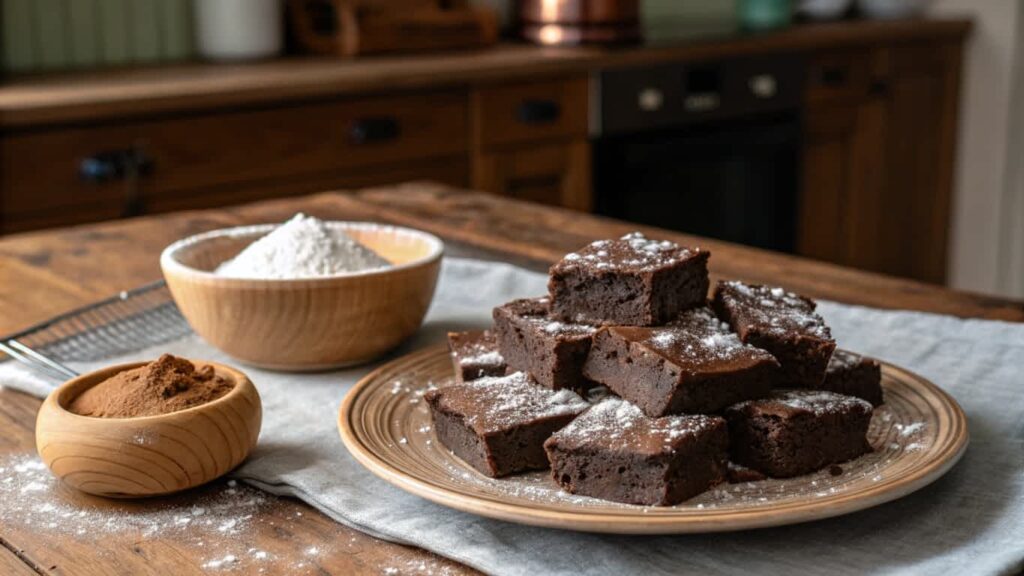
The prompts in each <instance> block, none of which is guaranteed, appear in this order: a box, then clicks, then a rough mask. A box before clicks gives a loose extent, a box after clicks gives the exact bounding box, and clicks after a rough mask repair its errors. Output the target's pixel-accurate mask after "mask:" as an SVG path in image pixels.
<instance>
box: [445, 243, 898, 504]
mask: <svg viewBox="0 0 1024 576" xmlns="http://www.w3.org/2000/svg"><path fill="white" fill-rule="evenodd" d="M709 256H710V254H709V253H708V252H707V251H706V250H701V249H697V248H684V247H681V246H679V245H677V244H674V243H672V242H668V241H656V240H650V239H647V238H645V237H644V236H643V235H641V234H639V233H633V234H628V235H626V236H623V237H622V238H620V239H618V240H600V241H597V242H594V243H592V244H590V245H588V246H586V247H585V248H583V249H581V250H579V251H577V252H573V253H571V254H567V255H566V256H565V257H564V258H563V259H562V260H561V261H560V262H559V263H557V264H555V265H554V266H553V267H552V268H551V271H550V279H549V282H548V290H549V294H548V296H546V297H539V298H530V299H522V300H514V301H512V302H509V303H507V304H504V305H502V306H499V307H497V308H495V309H494V328H493V331H485V332H463V333H453V334H450V335H449V345H450V347H451V353H452V359H453V362H454V364H455V369H456V376H457V380H458V383H457V384H455V385H452V386H448V387H444V388H440V389H437V390H433V391H431V392H429V393H428V394H427V396H426V398H427V401H428V403H429V406H430V409H431V412H432V415H433V419H434V424H435V430H436V432H437V435H438V438H439V439H440V441H441V442H442V443H443V444H444V445H445V446H447V447H448V449H450V450H451V451H452V452H453V453H454V454H455V455H456V456H458V457H460V458H461V459H463V460H464V461H466V462H467V463H468V464H470V465H471V466H473V467H474V468H476V469H477V470H479V471H480V472H482V473H484V474H487V475H489V476H492V477H500V476H505V475H509V474H515V473H518V472H523V471H527V470H538V469H545V468H548V467H550V468H551V472H552V477H553V478H554V480H555V481H556V482H557V483H558V484H559V485H561V486H562V488H564V489H565V490H568V491H569V492H572V493H574V494H583V495H587V496H593V497H596V498H603V499H607V500H614V501H617V502H626V503H631V504H646V505H672V504H676V503H679V502H682V501H683V500H686V499H688V498H691V497H693V496H695V495H697V494H699V493H701V492H703V491H705V490H707V489H709V488H711V487H712V486H714V485H715V484H718V483H719V482H722V481H723V480H727V479H729V478H732V479H734V480H737V479H738V480H750V479H756V478H763V477H765V476H769V477H777V478H783V477H791V476H797V475H801V474H807V473H810V472H814V471H816V470H819V469H821V468H823V467H826V466H830V465H834V464H837V463H840V462H845V461H847V460H850V459H852V458H856V457H857V456H860V455H862V454H864V453H865V452H868V451H870V450H871V447H870V445H869V444H868V442H867V439H866V434H867V429H868V424H869V422H870V419H871V413H872V406H873V405H874V406H877V405H879V404H880V403H881V402H882V392H881V385H880V379H881V376H880V369H879V365H878V363H877V362H874V361H872V360H869V359H866V358H862V357H860V356H857V355H854V354H851V353H848V352H843V351H836V350H835V346H836V345H835V341H834V340H833V339H832V337H831V334H830V332H829V329H828V327H827V326H826V325H825V323H824V321H823V320H822V318H821V317H820V316H819V315H818V314H817V313H816V312H815V304H814V302H813V301H811V300H809V299H807V298H804V297H802V296H798V295H796V294H793V293H790V292H787V291H786V290H784V289H782V288H772V287H767V286H758V285H752V284H744V283H741V282H733V281H729V282H719V283H718V285H717V286H716V287H715V291H714V294H713V298H712V300H711V302H710V303H709V302H708V288H709V281H708V271H707V263H708V258H709Z"/></svg>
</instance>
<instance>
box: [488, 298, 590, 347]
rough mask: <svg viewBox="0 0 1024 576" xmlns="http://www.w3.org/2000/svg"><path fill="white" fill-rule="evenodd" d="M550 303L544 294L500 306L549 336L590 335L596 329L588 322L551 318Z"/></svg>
mask: <svg viewBox="0 0 1024 576" xmlns="http://www.w3.org/2000/svg"><path fill="white" fill-rule="evenodd" d="M550 303H551V302H550V300H549V299H548V298H547V297H546V296H544V297H540V298H523V299H520V300H513V301H511V302H509V303H507V304H505V305H504V306H502V308H504V309H506V310H508V311H509V312H511V313H512V314H514V315H516V316H518V317H519V318H520V319H522V320H523V321H524V322H527V323H528V324H530V325H532V326H536V327H537V328H539V329H541V330H542V331H544V333H546V334H550V335H551V336H570V337H584V336H590V335H592V334H593V333H594V332H596V331H597V328H595V327H594V326H590V325H588V324H581V323H578V322H563V321H560V320H558V319H556V318H552V317H551V316H550V315H549V314H548V306H549V305H550Z"/></svg>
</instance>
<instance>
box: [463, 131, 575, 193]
mask: <svg viewBox="0 0 1024 576" xmlns="http://www.w3.org/2000/svg"><path fill="white" fill-rule="evenodd" d="M473 185H474V187H476V188H478V189H480V190H484V191H487V192H493V193H495V194H502V195H506V196H511V197H513V198H519V199H522V200H529V201H532V202H540V203H543V204H551V205H555V206H564V207H566V208H575V209H577V210H589V209H590V207H591V186H590V144H589V143H588V142H587V141H586V140H574V141H570V142H565V143H556V144H549V145H538V146H531V147H528V148H522V149H513V150H505V151H501V152H489V153H484V154H481V155H480V156H479V157H478V158H477V164H476V170H475V174H474V178H473Z"/></svg>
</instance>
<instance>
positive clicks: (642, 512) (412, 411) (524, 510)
mask: <svg viewBox="0 0 1024 576" xmlns="http://www.w3.org/2000/svg"><path fill="white" fill-rule="evenodd" d="M452 379H453V373H452V365H451V361H450V359H449V356H448V353H447V351H446V349H444V348H442V347H434V348H429V349H426V350H422V351H419V352H415V353H412V354H409V355H408V356H405V357H402V358H399V359H397V360H395V361H393V362H390V363H389V364H387V365H385V366H382V367H381V368H379V369H378V370H376V371H374V372H373V373H372V374H370V375H368V376H367V377H366V378H364V379H363V380H362V381H360V382H359V383H358V384H356V386H355V388H354V389H353V390H352V391H351V392H350V393H349V394H348V396H346V398H345V401H344V403H343V404H342V406H341V413H340V415H339V419H338V427H339V429H340V431H341V438H342V440H343V441H344V442H345V445H346V446H347V447H348V449H349V451H350V452H351V453H352V455H353V456H355V457H356V459H357V460H359V461H360V462H361V463H362V464H363V465H365V466H366V467H367V468H369V469H370V471H372V472H373V473H374V474H376V475H378V476H380V477H381V478H383V479H384V480H386V481H388V482H390V483H391V484H394V485H395V486H398V487H399V488H401V489H403V490H406V491H408V492H411V493H413V494H416V495H418V496H422V497H423V498H426V499H428V500H432V501H434V502H437V503H439V504H443V505H445V506H450V507H452V508H456V509H458V510H463V511H466V512H470V513H473V514H479V515H481V516H488V517H491V518H498V519H501V520H508V521H511V522H519V523H523V524H532V525H537V526H547V527H553V528H565V529H571V530H584V531H591V532H611V533H622V534H672V533H685V532H715V531H724V530H741V529H747V528H760V527H765V526H779V525H782V524H793V523H796V522H805V521H808V520H815V519H819V518H827V517H830V516H839V515H841V514H847V513H849V512H854V511H856V510H862V509H864V508H869V507H871V506H875V505H878V504H881V503H883V502H888V501H890V500H894V499H896V498H900V497H902V496H905V495H907V494H909V493H911V492H913V491H914V490H917V489H919V488H921V487H923V486H925V485H927V484H928V483H930V482H932V481H933V480H935V479H937V478H938V477H940V476H942V475H943V474H944V473H945V472H946V471H947V470H949V469H950V468H951V467H952V466H953V464H955V463H956V461H957V460H958V459H959V458H960V456H961V455H962V454H963V452H964V449H965V448H966V447H967V420H966V418H965V417H964V414H963V411H961V410H960V407H959V406H958V405H957V403H956V402H955V401H954V400H953V399H952V398H950V397H949V396H948V395H947V394H946V393H945V392H943V391H942V390H940V389H939V388H938V387H936V386H935V385H934V384H932V383H931V382H928V381H927V380H925V379H923V378H921V377H920V376H917V375H915V374H911V373H910V372H907V371H906V370H902V369H900V368H897V367H895V366H892V365H888V364H883V368H882V385H883V387H884V388H885V395H886V396H885V397H886V401H887V402H886V404H885V405H884V406H881V407H879V408H878V409H876V410H875V415H874V418H873V419H872V421H871V428H870V430H869V432H868V437H869V439H870V440H871V444H872V445H873V446H874V447H875V452H874V453H872V454H868V455H865V456H863V457H861V458H858V459H857V460H854V461H852V462H848V463H846V464H843V465H842V468H843V473H842V474H840V475H838V476H832V475H831V474H829V472H828V471H827V470H826V471H823V472H819V473H816V474H812V475H808V476H801V477H799V478H791V479H788V480H766V481H763V482H750V483H745V484H732V485H730V484H723V485H720V486H719V487H717V488H715V489H714V490H710V491H708V492H705V493H704V494H701V495H700V496H697V497H696V498H693V499H691V500H688V501H686V502H684V503H683V504H680V505H678V506H672V507H645V506H631V505H626V504H617V503H613V502H605V501H603V500H597V499H593V498H588V497H584V496H574V495H571V494H567V493H565V492H562V491H560V490H559V489H558V487H557V486H556V485H555V484H554V483H553V482H552V481H551V479H550V478H549V477H548V473H547V472H536V473H531V474H525V475H520V476H514V477H511V478H504V479H498V480H495V479H491V478H488V477H486V476H483V475H482V474H480V473H478V472H477V471H475V470H474V469H472V468H470V467H469V466H468V465H466V464H464V463H463V462H462V461H461V460H459V459H458V458H456V457H455V456H453V455H452V454H451V453H450V452H449V451H448V450H446V449H445V448H444V446H441V445H440V444H439V443H438V442H437V439H436V437H435V435H434V432H433V430H432V428H431V421H430V414H429V412H428V411H427V407H426V405H425V404H426V403H425V402H424V401H423V399H422V396H423V392H424V391H426V390H428V389H429V388H431V387H434V386H443V385H445V384H448V383H450V382H451V380H452Z"/></svg>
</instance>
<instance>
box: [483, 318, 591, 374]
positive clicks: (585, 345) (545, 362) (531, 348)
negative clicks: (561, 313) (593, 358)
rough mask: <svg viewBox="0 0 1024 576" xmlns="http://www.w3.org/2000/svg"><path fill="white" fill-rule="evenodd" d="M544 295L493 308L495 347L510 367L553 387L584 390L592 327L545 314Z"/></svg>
mask: <svg viewBox="0 0 1024 576" xmlns="http://www.w3.org/2000/svg"><path fill="white" fill-rule="evenodd" d="M548 305H549V301H548V299H547V298H527V299H522V300H513V301H512V302H509V303H507V304H504V305H502V306H498V307H497V308H495V309H494V331H495V333H496V334H497V336H498V349H499V350H500V351H501V355H502V356H504V357H505V362H506V363H507V364H508V365H509V368H511V369H512V370H520V371H523V372H529V373H530V374H531V375H532V376H533V377H534V379H536V380H537V382H538V383H540V384H541V385H542V386H547V387H548V388H551V389H553V390H561V389H563V388H569V389H572V390H576V391H584V390H586V389H587V388H589V387H590V382H588V381H587V380H586V379H584V378H583V370H582V368H583V362H584V361H585V360H586V359H587V352H589V351H590V340H591V337H592V336H593V334H594V332H595V330H596V328H594V327H593V326H587V325H584V324H577V323H573V322H563V321H560V320H555V319H552V318H550V317H549V316H548Z"/></svg>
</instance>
